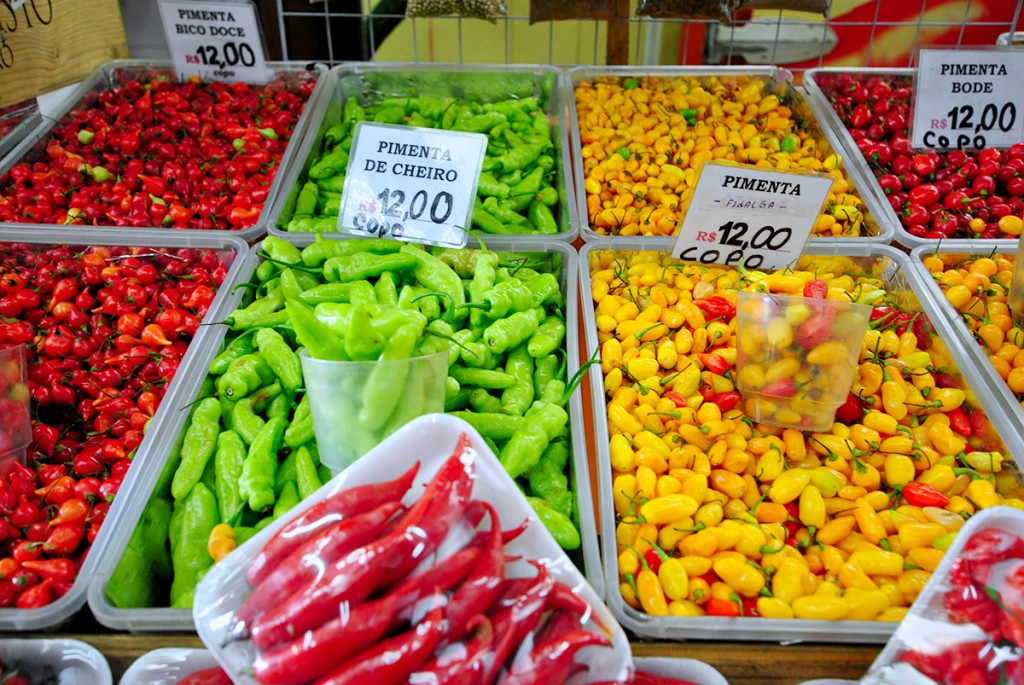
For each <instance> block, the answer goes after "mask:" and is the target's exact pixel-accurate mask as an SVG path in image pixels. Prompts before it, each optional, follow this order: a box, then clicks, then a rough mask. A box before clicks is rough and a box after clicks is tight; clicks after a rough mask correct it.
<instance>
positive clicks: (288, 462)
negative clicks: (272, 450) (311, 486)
mask: <svg viewBox="0 0 1024 685" xmlns="http://www.w3.org/2000/svg"><path fill="white" fill-rule="evenodd" d="M297 456H298V453H297V451H292V452H290V453H289V454H288V456H287V457H285V459H284V461H282V462H281V463H280V464H278V465H277V472H276V473H275V474H274V494H275V495H277V496H278V497H280V495H281V491H282V490H284V486H285V485H287V484H288V483H293V482H295V479H296V478H297V477H298V469H297V468H296V466H295V460H296V458H297Z"/></svg>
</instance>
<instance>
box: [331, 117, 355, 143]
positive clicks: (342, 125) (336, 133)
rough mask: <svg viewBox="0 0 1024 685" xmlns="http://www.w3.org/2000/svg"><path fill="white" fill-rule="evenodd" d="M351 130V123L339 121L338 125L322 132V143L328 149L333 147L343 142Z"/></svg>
mask: <svg viewBox="0 0 1024 685" xmlns="http://www.w3.org/2000/svg"><path fill="white" fill-rule="evenodd" d="M351 130H352V122H351V121H339V122H338V123H336V124H334V125H333V126H331V127H330V128H329V129H327V130H326V131H324V143H325V144H326V145H327V146H328V147H334V146H335V145H337V144H338V143H340V142H341V141H343V140H344V139H345V138H346V137H348V135H349V132H350V131H351Z"/></svg>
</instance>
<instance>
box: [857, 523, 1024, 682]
mask: <svg viewBox="0 0 1024 685" xmlns="http://www.w3.org/2000/svg"><path fill="white" fill-rule="evenodd" d="M860 682H861V683H862V684H865V685H897V684H898V685H997V684H1000V685H1003V684H1005V685H1024V512H1022V511H1019V510H1017V509H1013V508H1011V507H1002V506H1000V507H993V508H991V509H986V510H985V511H983V512H981V513H980V514H977V515H976V516H974V517H972V518H971V519H970V520H969V521H968V522H967V523H966V524H964V527H963V528H961V529H960V531H959V532H958V533H957V536H956V538H955V539H954V541H953V544H952V545H951V546H950V548H949V549H948V550H947V551H946V554H945V556H944V557H943V560H942V562H941V563H940V564H939V566H938V568H936V570H935V572H934V574H933V575H932V578H931V580H930V581H928V584H927V585H926V586H925V588H924V590H923V591H922V592H921V594H920V595H919V596H918V598H917V600H916V601H915V602H914V605H913V606H912V607H911V610H910V612H909V613H908V614H907V616H906V617H905V618H904V619H903V621H902V622H901V623H900V625H899V628H897V630H896V632H895V633H894V634H893V636H892V638H891V639H890V640H889V643H888V644H887V645H886V647H885V649H884V650H882V652H881V653H880V654H879V655H878V658H877V659H875V662H874V663H873V664H872V665H871V668H870V669H869V670H868V673H867V675H865V676H864V678H862V679H861V681H860Z"/></svg>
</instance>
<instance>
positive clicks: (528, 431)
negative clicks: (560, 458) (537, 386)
mask: <svg viewBox="0 0 1024 685" xmlns="http://www.w3.org/2000/svg"><path fill="white" fill-rule="evenodd" d="M525 419H526V422H525V424H524V425H523V427H522V428H521V429H520V430H518V431H516V433H515V434H514V435H513V436H512V437H511V438H509V440H508V442H507V443H505V447H504V448H503V449H502V450H501V454H500V455H499V460H500V461H501V464H502V466H504V467H505V470H506V471H508V474H509V475H510V476H512V477H513V478H518V477H519V476H521V475H522V474H524V473H526V472H527V471H529V470H530V469H531V468H533V467H534V465H536V463H537V462H538V461H540V458H541V455H542V454H543V453H544V450H545V449H546V448H547V446H548V444H549V443H550V442H551V441H552V440H554V439H555V438H557V437H558V436H559V435H560V434H561V432H562V429H564V428H565V426H566V424H567V423H568V421H569V415H568V414H566V413H565V410H564V409H562V408H561V407H559V406H558V405H555V404H548V403H545V402H534V403H533V406H532V407H530V409H529V410H528V411H527V412H526V414H525Z"/></svg>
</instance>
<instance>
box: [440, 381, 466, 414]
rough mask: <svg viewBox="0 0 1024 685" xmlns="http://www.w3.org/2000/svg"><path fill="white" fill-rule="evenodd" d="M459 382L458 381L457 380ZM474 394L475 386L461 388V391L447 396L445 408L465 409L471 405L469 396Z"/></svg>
mask: <svg viewBox="0 0 1024 685" xmlns="http://www.w3.org/2000/svg"><path fill="white" fill-rule="evenodd" d="M456 382H458V381H456ZM472 394H473V388H461V387H460V388H459V391H458V392H457V393H455V395H454V396H452V397H447V396H445V399H444V410H445V412H449V413H450V412H454V411H458V410H460V409H465V408H466V407H467V406H469V398H470V396H471V395H472Z"/></svg>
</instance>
